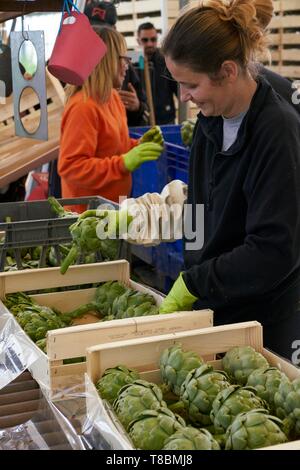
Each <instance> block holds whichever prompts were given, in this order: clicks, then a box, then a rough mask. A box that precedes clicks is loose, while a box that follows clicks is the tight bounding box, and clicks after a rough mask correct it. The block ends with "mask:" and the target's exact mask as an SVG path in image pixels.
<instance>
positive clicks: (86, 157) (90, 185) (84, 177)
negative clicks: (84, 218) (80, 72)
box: [58, 90, 137, 202]
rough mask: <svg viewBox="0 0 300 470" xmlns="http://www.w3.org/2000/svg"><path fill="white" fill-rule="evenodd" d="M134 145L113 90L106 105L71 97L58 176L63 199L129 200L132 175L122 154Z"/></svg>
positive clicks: (118, 99) (121, 108)
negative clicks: (124, 198) (101, 197)
mask: <svg viewBox="0 0 300 470" xmlns="http://www.w3.org/2000/svg"><path fill="white" fill-rule="evenodd" d="M136 144H137V141H136V140H134V139H130V137H129V133H128V126H127V119H126V111H125V108H124V105H123V103H122V101H121V99H120V97H119V94H118V92H117V91H116V90H113V92H112V94H111V97H110V99H109V101H108V102H107V103H104V104H98V103H96V102H95V101H94V100H92V99H91V98H89V99H88V100H86V101H85V100H84V98H83V94H82V92H78V93H76V94H75V95H74V96H72V97H71V98H70V100H69V102H68V104H67V106H66V108H65V110H64V113H63V117H62V124H61V140H60V152H59V159H58V172H59V174H60V176H61V183H62V196H63V197H65V198H70V197H80V196H92V195H97V196H103V197H105V198H107V199H110V200H112V201H116V202H119V196H126V197H127V196H129V195H130V192H131V184H132V180H131V173H129V172H128V171H127V170H126V168H125V166H124V162H123V156H122V155H123V154H124V153H126V152H128V151H129V150H130V149H131V148H132V147H134V146H135V145H136Z"/></svg>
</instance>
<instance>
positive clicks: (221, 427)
mask: <svg viewBox="0 0 300 470" xmlns="http://www.w3.org/2000/svg"><path fill="white" fill-rule="evenodd" d="M255 408H264V409H266V410H268V405H267V403H266V402H265V401H264V400H262V399H261V398H259V397H258V396H257V395H256V391H255V388H253V387H240V386H239V385H230V387H228V388H225V389H224V390H222V391H221V392H219V393H218V395H217V396H216V398H215V399H214V401H213V404H212V410H211V413H210V419H211V420H212V423H213V425H214V428H215V432H216V433H219V434H222V433H224V432H225V431H226V430H227V428H228V426H230V424H231V423H232V421H233V420H234V418H235V417H236V416H237V415H238V414H239V413H243V412H245V411H250V410H253V409H255Z"/></svg>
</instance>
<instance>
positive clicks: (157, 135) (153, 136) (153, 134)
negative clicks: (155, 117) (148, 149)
mask: <svg viewBox="0 0 300 470" xmlns="http://www.w3.org/2000/svg"><path fill="white" fill-rule="evenodd" d="M145 142H155V143H156V144H159V145H164V138H163V135H162V132H161V130H160V127H159V126H154V127H151V129H149V131H147V132H145V134H144V135H143V136H142V137H141V138H140V144H144V143H145Z"/></svg>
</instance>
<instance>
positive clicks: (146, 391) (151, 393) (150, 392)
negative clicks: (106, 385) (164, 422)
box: [113, 380, 167, 429]
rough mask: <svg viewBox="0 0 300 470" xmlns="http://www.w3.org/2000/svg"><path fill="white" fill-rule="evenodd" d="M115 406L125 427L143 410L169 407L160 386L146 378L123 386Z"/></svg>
mask: <svg viewBox="0 0 300 470" xmlns="http://www.w3.org/2000/svg"><path fill="white" fill-rule="evenodd" d="M113 406H114V409H115V411H116V413H117V415H118V418H119V420H120V421H121V423H122V424H123V426H124V427H125V429H127V428H128V426H129V424H130V423H131V421H132V420H134V419H135V418H137V417H138V415H139V414H140V413H141V412H142V411H145V410H156V409H158V408H161V407H167V405H166V403H165V402H164V400H163V395H162V392H161V390H160V388H159V387H158V386H157V385H155V384H153V383H151V382H146V381H145V380H135V381H134V382H132V383H131V384H128V385H125V386H124V387H122V388H121V390H120V391H119V394H118V396H117V398H116V400H115V401H114V403H113Z"/></svg>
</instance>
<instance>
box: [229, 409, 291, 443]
mask: <svg viewBox="0 0 300 470" xmlns="http://www.w3.org/2000/svg"><path fill="white" fill-rule="evenodd" d="M282 427H283V423H282V421H281V420H280V419H279V418H276V417H275V416H271V415H269V414H268V412H267V411H266V410H261V409H258V410H255V409H254V410H250V411H247V412H246V413H240V414H238V415H237V416H236V417H235V419H234V420H233V422H232V424H231V425H230V426H229V428H228V429H227V432H226V446H225V449H226V450H247V449H258V448H260V447H268V446H272V445H276V444H282V443H283V442H287V437H286V435H285V434H284V432H283V431H282Z"/></svg>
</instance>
